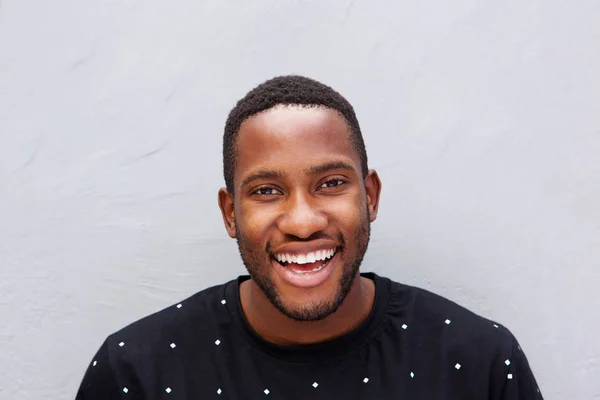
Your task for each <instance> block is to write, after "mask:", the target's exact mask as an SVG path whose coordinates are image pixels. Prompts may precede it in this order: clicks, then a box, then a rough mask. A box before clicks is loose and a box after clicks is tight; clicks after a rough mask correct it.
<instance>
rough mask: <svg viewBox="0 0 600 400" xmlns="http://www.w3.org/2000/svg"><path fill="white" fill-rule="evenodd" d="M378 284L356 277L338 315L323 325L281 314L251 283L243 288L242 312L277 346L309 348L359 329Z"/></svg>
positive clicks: (367, 312)
mask: <svg viewBox="0 0 600 400" xmlns="http://www.w3.org/2000/svg"><path fill="white" fill-rule="evenodd" d="M374 300H375V283H374V282H373V281H372V280H371V279H368V278H364V277H361V276H360V275H357V276H356V277H355V278H354V282H353V284H352V288H351V289H350V292H349V293H348V295H347V296H346V298H345V299H344V302H343V303H342V305H341V306H340V307H339V308H338V310H337V311H336V312H334V313H333V314H331V315H329V316H328V317H327V318H325V319H323V320H320V321H294V320H293V319H291V318H289V317H287V316H285V315H284V314H282V313H281V312H280V311H279V310H278V309H277V308H275V306H273V305H272V304H271V302H270V301H269V300H268V299H267V297H266V296H265V295H264V293H263V292H262V290H261V289H260V288H259V287H258V285H256V283H255V282H254V281H253V280H252V279H249V280H247V281H244V282H242V284H241V285H240V301H241V303H242V310H243V312H244V315H245V316H246V319H247V321H248V323H249V324H250V326H251V327H252V329H253V330H254V331H255V332H256V333H257V334H258V335H260V336H261V337H262V338H263V339H265V340H267V341H269V342H271V343H274V344H278V345H287V346H294V345H295V346H297V345H307V344H314V343H319V342H324V341H327V340H331V339H334V338H336V337H339V336H343V335H344V334H346V333H349V332H351V331H353V330H354V329H356V328H357V327H358V326H359V325H360V324H361V323H362V322H363V321H364V320H365V319H367V317H368V316H369V313H370V312H371V309H372V308H373V302H374Z"/></svg>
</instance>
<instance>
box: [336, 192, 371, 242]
mask: <svg viewBox="0 0 600 400" xmlns="http://www.w3.org/2000/svg"><path fill="white" fill-rule="evenodd" d="M365 207H366V203H365V202H363V201H361V200H360V196H353V197H352V198H346V199H340V200H339V201H330V202H329V204H328V209H329V212H328V214H329V215H330V216H331V220H332V221H335V224H336V225H337V226H338V228H339V229H340V230H341V231H342V233H343V234H344V236H347V237H352V236H354V235H356V233H357V231H358V229H359V228H360V226H361V224H362V222H363V220H364V217H363V216H362V213H363V212H364V209H365Z"/></svg>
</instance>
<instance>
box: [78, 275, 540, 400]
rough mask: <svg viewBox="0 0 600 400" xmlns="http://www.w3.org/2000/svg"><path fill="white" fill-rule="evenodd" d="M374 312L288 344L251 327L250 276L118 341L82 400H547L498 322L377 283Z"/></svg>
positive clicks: (419, 292)
mask: <svg viewBox="0 0 600 400" xmlns="http://www.w3.org/2000/svg"><path fill="white" fill-rule="evenodd" d="M362 275H363V276H364V277H367V278H369V279H372V280H373V281H374V282H375V288H376V290H375V292H376V295H375V303H374V306H373V310H372V311H371V314H370V315H369V317H368V318H367V320H365V321H364V322H363V324H362V325H361V326H360V327H358V328H357V329H356V330H354V331H353V332H351V333H349V334H347V335H345V336H342V337H340V338H337V339H334V340H331V341H328V342H324V343H319V344H314V345H307V346H295V347H288V346H278V345H274V344H272V343H269V342H267V341H265V340H263V339H262V338H261V337H260V336H258V335H257V334H256V333H255V332H254V331H253V330H252V329H251V328H250V326H249V325H248V323H247V321H246V319H245V318H244V315H243V313H242V308H241V304H240V299H239V285H240V283H241V282H243V281H244V280H246V279H249V278H248V277H247V276H242V277H239V278H238V279H236V280H234V281H231V282H229V283H226V284H224V285H220V286H216V287H212V288H209V289H206V290H203V291H201V292H199V293H197V294H196V295H194V296H192V297H190V298H189V299H187V300H185V301H182V302H180V303H178V304H176V305H173V306H172V307H169V308H167V309H165V310H162V311H160V312H158V313H156V314H153V315H151V316H149V317H146V318H144V319H142V320H140V321H137V322H135V323H133V324H131V325H129V326H128V327H126V328H124V329H122V330H121V331H119V332H117V333H114V334H112V335H110V336H109V337H108V338H107V339H106V341H105V342H104V343H103V344H102V346H101V347H100V350H99V351H98V353H97V354H96V355H95V357H94V358H93V359H92V360H91V362H90V365H89V367H88V369H87V371H86V373H85V376H84V378H83V382H82V383H81V386H80V388H79V391H78V393H77V400H110V399H115V400H116V399H124V400H133V399H136V400H142V399H143V400H156V399H165V400H167V399H169V400H170V399H173V400H175V399H177V400H192V399H193V400H208V399H243V400H253V399H261V400H269V399H286V400H289V399H303V400H305V399H311V400H319V399H323V400H325V399H326V400H332V399H378V400H379V399H417V400H421V399H446V400H453V399H456V400H484V399H490V400H491V399H494V400H509V399H510V400H517V399H519V400H524V399H542V395H541V393H540V390H539V388H538V386H537V383H536V381H535V378H534V376H533V374H532V372H531V370H530V368H529V365H528V362H527V359H526V357H525V354H524V353H523V351H522V349H521V347H520V346H519V344H518V343H517V341H516V339H515V338H514V336H513V335H512V334H511V333H510V332H509V331H508V329H506V328H505V327H503V326H501V325H500V324H498V323H495V322H493V321H489V320H487V319H485V318H482V317H479V316H477V315H475V314H473V313H472V312H470V311H468V310H466V309H465V308H462V307H460V306H458V305H457V304H455V303H453V302H451V301H449V300H447V299H444V298H442V297H440V296H438V295H435V294H433V293H430V292H428V291H425V290H423V289H419V288H415V287H411V286H407V285H403V284H400V283H397V282H393V281H391V280H389V279H387V278H383V277H380V276H378V275H376V274H372V273H365V274H362Z"/></svg>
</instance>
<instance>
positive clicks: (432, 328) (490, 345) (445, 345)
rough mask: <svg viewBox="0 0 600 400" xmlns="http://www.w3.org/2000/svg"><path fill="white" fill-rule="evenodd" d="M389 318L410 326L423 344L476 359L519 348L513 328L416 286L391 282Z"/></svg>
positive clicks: (400, 326)
mask: <svg viewBox="0 0 600 400" xmlns="http://www.w3.org/2000/svg"><path fill="white" fill-rule="evenodd" d="M390 282H391V283H390V301H389V305H388V321H389V322H390V323H391V324H392V325H394V326H395V327H396V329H403V328H402V327H403V325H408V328H407V329H406V330H408V329H410V331H411V333H412V335H411V337H413V338H418V341H419V344H420V345H421V346H428V347H431V348H433V347H436V346H438V347H440V350H442V351H444V352H445V353H454V352H460V353H462V354H465V355H472V356H473V357H476V358H481V357H482V356H485V357H484V358H487V359H489V358H502V357H504V356H505V355H509V354H511V353H512V351H513V350H514V349H515V348H517V347H518V343H517V341H516V339H515V337H514V336H513V334H512V333H511V332H510V330H509V329H508V328H507V327H505V326H503V325H502V324H501V323H499V322H496V321H493V320H490V319H488V318H485V317H483V316H481V315H478V314H476V313H474V312H473V311H471V310H469V309H467V308H465V307H463V306H461V305H459V304H457V303H456V302H454V301H451V300H449V299H447V298H445V297H443V296H440V295H438V294H435V293H432V292H430V291H428V290H425V289H422V288H418V287H415V286H410V285H404V284H401V283H398V282H394V281H390Z"/></svg>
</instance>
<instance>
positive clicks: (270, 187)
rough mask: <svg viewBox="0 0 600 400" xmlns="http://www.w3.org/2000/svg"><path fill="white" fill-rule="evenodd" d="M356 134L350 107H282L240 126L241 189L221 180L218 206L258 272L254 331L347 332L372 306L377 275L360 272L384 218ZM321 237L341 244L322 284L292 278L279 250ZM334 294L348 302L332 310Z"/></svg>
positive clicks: (289, 336)
mask: <svg viewBox="0 0 600 400" xmlns="http://www.w3.org/2000/svg"><path fill="white" fill-rule="evenodd" d="M349 138H350V136H349V127H348V125H347V124H346V121H345V119H344V118H343V116H341V115H340V114H339V113H338V112H336V111H334V110H331V109H328V108H324V107H302V106H276V107H274V108H272V109H269V110H266V111H264V112H262V113H260V114H258V115H255V116H253V117H251V118H249V119H247V120H245V121H244V122H243V123H242V125H241V127H240V131H239V134H238V138H237V144H236V146H237V164H236V169H235V175H234V196H232V194H231V193H229V192H228V191H227V189H225V188H222V189H221V190H220V191H219V206H220V208H221V212H222V216H223V220H224V223H225V228H226V229H227V232H228V234H229V236H230V237H232V238H235V239H237V240H238V245H239V246H240V252H241V254H242V259H243V260H244V263H245V264H246V267H247V268H248V271H249V272H250V276H251V279H249V280H247V281H245V282H243V283H242V285H241V286H240V299H241V304H242V309H243V311H244V314H245V316H246V318H247V320H248V322H249V324H250V326H251V327H252V328H253V329H254V330H255V331H256V333H258V334H259V335H260V336H261V337H263V338H264V339H265V340H267V341H270V342H272V343H276V344H280V345H304V344H312V343H318V342H323V341H326V340H330V339H333V338H336V337H339V336H342V335H344V334H346V333H348V332H350V331H352V330H354V329H355V328H357V327H358V326H359V325H360V324H361V322H363V321H364V320H365V319H366V318H367V317H368V315H369V313H370V311H371V309H372V306H373V300H374V297H375V287H374V283H373V281H371V280H370V279H367V278H363V277H361V276H360V275H358V274H357V273H356V272H357V271H358V265H359V264H360V261H361V260H362V256H363V255H364V252H365V251H366V247H367V243H368V228H369V224H370V223H371V222H373V221H375V218H376V217H377V210H378V205H379V197H380V193H381V182H380V180H379V177H378V175H377V173H376V172H375V171H374V170H369V171H368V173H367V176H366V178H364V179H363V176H362V170H361V165H360V158H359V155H358V153H357V151H356V150H355V149H354V147H353V146H352V144H351V142H350V140H349ZM320 243H323V244H324V245H331V244H332V243H333V244H334V245H335V246H339V247H338V248H339V250H338V254H336V256H335V258H334V259H332V261H331V263H330V265H329V266H328V267H327V268H330V272H329V273H328V275H326V276H327V278H326V279H325V280H324V281H323V282H319V284H318V285H315V286H314V287H299V286H297V285H294V284H293V282H291V283H290V281H289V280H286V279H285V275H282V274H281V272H280V269H278V266H277V264H274V263H275V261H273V259H272V256H273V254H272V253H274V252H277V251H278V249H284V248H285V249H288V248H289V246H292V247H294V246H296V247H298V246H300V248H301V247H302V246H309V247H310V246H317V245H318V244H320ZM342 243H343V245H342ZM282 251H283V250H282ZM353 265H354V266H355V269H353V268H352V266H353ZM352 271H354V273H353V272H352ZM348 277H350V279H347V282H348V284H347V286H348V291H347V293H344V294H343V296H342V295H341V294H340V293H341V287H342V286H343V285H342V283H341V282H342V281H343V280H344V279H345V278H348ZM265 285H267V286H268V287H270V288H271V292H272V293H271V296H268V295H266V294H265V290H264V289H265ZM274 296H275V297H276V300H277V304H278V305H277V306H276V305H275V304H274V300H275V299H274V298H273V297H274ZM340 296H341V297H340ZM336 299H338V300H339V301H338V303H341V304H339V305H338V306H335V307H336V308H335V309H333V308H332V307H334V304H335V303H336ZM282 311H284V312H282ZM323 313H324V314H323ZM297 315H302V316H303V317H306V318H308V319H310V318H311V317H314V318H313V320H310V321H308V320H304V321H301V320H298V319H295V317H294V316H297Z"/></svg>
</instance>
